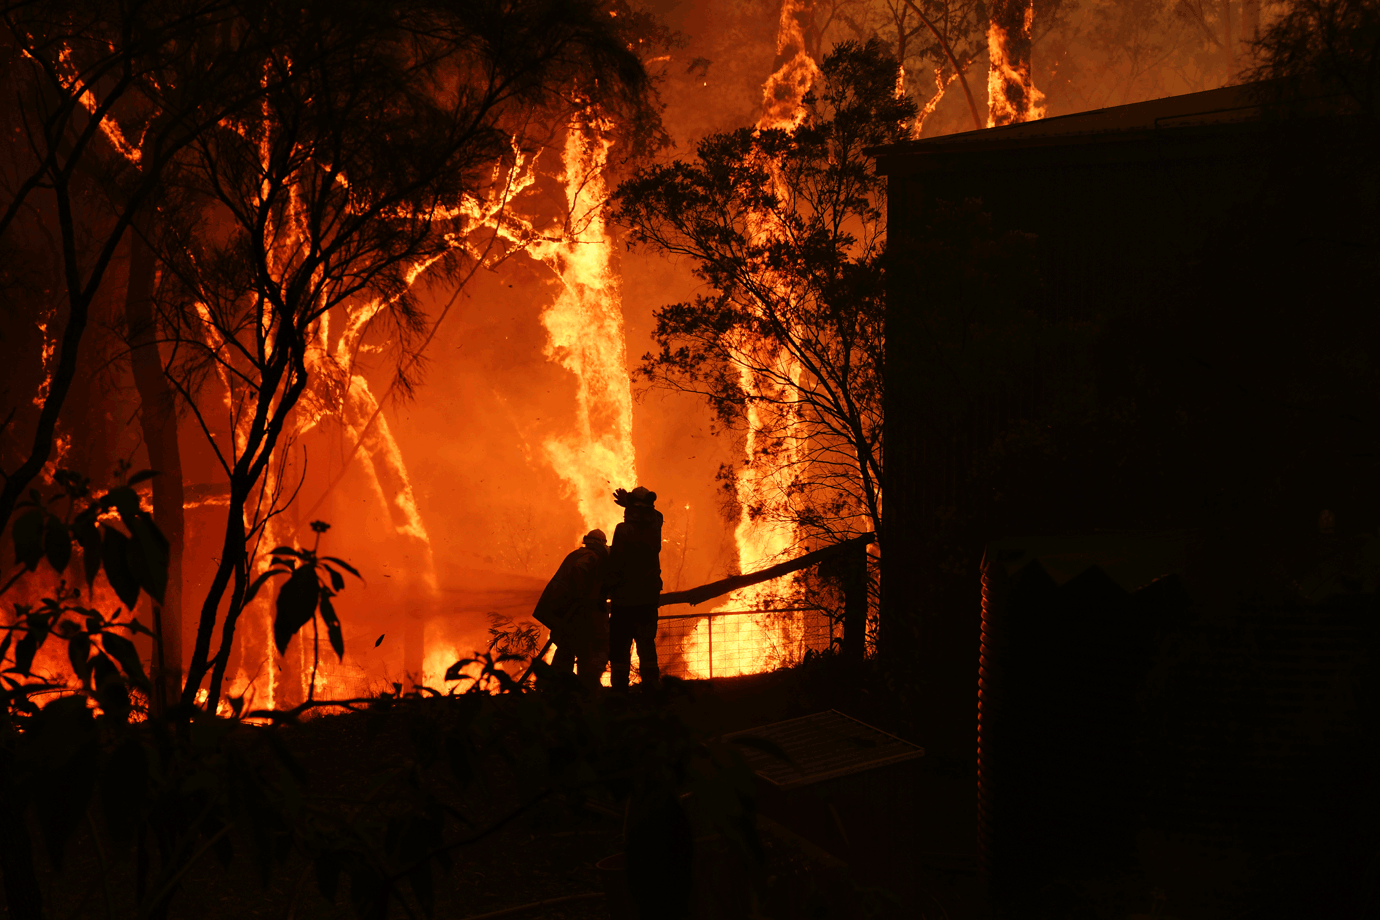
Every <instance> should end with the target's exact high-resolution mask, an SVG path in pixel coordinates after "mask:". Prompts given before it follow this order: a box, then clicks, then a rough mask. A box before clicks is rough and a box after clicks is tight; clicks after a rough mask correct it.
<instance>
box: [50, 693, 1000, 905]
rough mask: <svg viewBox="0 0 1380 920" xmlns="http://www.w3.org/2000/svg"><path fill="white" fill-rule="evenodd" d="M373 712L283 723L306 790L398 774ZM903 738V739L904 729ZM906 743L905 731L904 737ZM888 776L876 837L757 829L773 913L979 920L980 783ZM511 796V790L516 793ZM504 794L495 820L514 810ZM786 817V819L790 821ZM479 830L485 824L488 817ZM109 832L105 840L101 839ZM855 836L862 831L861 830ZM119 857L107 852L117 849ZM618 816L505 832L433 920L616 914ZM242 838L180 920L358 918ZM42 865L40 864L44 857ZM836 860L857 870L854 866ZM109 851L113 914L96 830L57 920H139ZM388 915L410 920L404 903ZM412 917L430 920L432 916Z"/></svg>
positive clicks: (880, 777)
mask: <svg viewBox="0 0 1380 920" xmlns="http://www.w3.org/2000/svg"><path fill="white" fill-rule="evenodd" d="M689 688H690V690H691V695H690V697H689V699H687V700H683V701H681V702H680V703H678V704H676V705H677V707H678V709H679V710H680V714H681V715H682V717H683V718H684V719H685V720H686V721H687V722H689V723H691V724H692V725H693V726H695V727H696V728H698V729H700V730H701V731H703V732H705V733H706V734H718V733H723V732H730V731H735V730H739V729H747V728H753V727H756V726H759V725H764V724H768V723H771V722H775V721H780V720H783V719H787V718H793V717H795V716H799V715H805V714H808V713H811V712H818V711H821V710H823V709H829V708H835V709H839V710H840V711H842V712H845V713H847V714H849V715H851V716H853V717H855V718H858V719H861V720H862V721H865V722H868V723H870V724H873V725H875V726H877V727H879V728H882V729H884V730H889V731H893V732H896V731H897V719H896V714H895V713H893V712H891V711H890V707H889V706H888V701H887V698H886V695H885V694H884V693H879V692H876V691H868V690H866V689H864V688H863V687H862V686H861V685H860V683H859V682H854V681H840V680H837V679H835V678H834V677H833V676H832V675H830V674H827V673H823V672H822V671H819V670H816V671H815V672H813V673H811V672H807V671H801V670H795V671H779V672H775V673H771V674H761V675H753V676H746V677H737V678H727V679H716V680H714V681H712V682H709V681H696V682H692V683H691V684H690V687H689ZM366 719H367V717H366V716H364V715H336V716H324V717H320V718H317V719H314V720H311V721H309V722H306V723H304V724H303V725H301V726H298V727H296V728H290V729H286V730H285V732H286V735H287V739H288V743H289V746H290V747H291V749H292V750H293V751H294V753H295V754H296V755H297V756H298V757H299V758H300V760H301V761H302V763H303V766H304V767H305V768H306V770H307V772H308V774H309V775H310V776H311V777H313V781H312V783H311V785H310V786H309V788H308V795H310V796H313V797H320V798H323V799H329V798H331V797H337V796H339V797H346V798H348V797H351V796H360V795H362V794H363V784H365V783H366V782H367V781H368V779H369V778H371V777H374V776H377V775H378V774H379V772H380V771H381V770H382V769H386V768H387V767H388V766H389V765H396V764H401V763H403V762H405V761H406V760H407V758H408V757H409V754H410V743H409V742H408V741H407V739H406V737H405V734H404V733H403V732H401V731H400V730H397V731H395V730H393V729H392V728H391V727H385V728H384V729H383V730H382V731H376V732H372V733H371V732H370V730H369V728H368V726H367V725H366ZM897 733H898V734H900V732H897ZM902 736H903V737H904V734H902ZM921 763H922V761H912V762H911V765H912V766H911V768H910V769H909V770H908V771H902V772H899V773H892V774H885V775H884V774H882V773H880V772H879V773H878V774H877V777H872V778H869V780H868V782H867V783H865V784H864V786H865V787H867V788H871V789H872V792H873V793H874V794H873V796H872V798H873V803H872V806H870V807H872V808H873V809H874V810H875V812H876V813H875V814H874V815H872V816H871V817H869V818H868V820H869V821H872V822H873V823H871V824H868V825H867V826H868V827H869V828H872V829H873V830H872V831H870V832H869V833H868V834H867V835H865V836H867V837H868V838H869V839H868V840H854V841H850V844H849V845H848V846H842V847H840V846H834V845H833V844H831V846H832V848H833V849H834V850H835V851H840V850H842V851H843V852H836V853H835V854H831V853H828V852H825V851H824V850H822V849H820V848H819V847H817V846H815V845H813V844H812V843H810V842H809V841H807V840H804V839H803V838H802V837H800V836H799V835H797V834H795V833H793V832H792V831H791V830H789V829H786V828H785V827H783V826H782V823H780V822H778V821H775V820H773V819H772V818H771V817H770V816H767V817H764V818H763V819H762V821H761V824H760V830H761V835H762V838H763V842H764V845H765V847H766V850H767V854H768V870H767V871H768V874H769V887H768V896H767V903H765V904H764V905H762V907H763V910H762V915H763V916H767V917H811V918H813V917H820V918H824V917H844V916H849V917H851V916H859V917H860V916H865V915H866V916H877V917H936V918H940V917H948V918H952V920H963V918H978V917H980V916H981V913H980V911H979V908H978V903H977V891H978V886H977V874H976V859H975V846H976V844H975V839H974V837H973V833H972V828H973V824H974V822H973V808H974V804H973V802H974V797H973V792H972V789H973V786H972V783H971V780H967V781H965V780H964V779H963V778H962V777H943V776H939V775H935V771H933V770H932V769H929V768H927V767H920V766H914V765H919V764H921ZM511 791H512V790H509V792H511ZM503 799H504V793H503V790H498V791H497V792H496V800H497V801H496V802H495V804H494V805H493V806H492V811H491V814H498V813H500V812H501V810H502V808H503V803H502V800H503ZM776 817H778V818H783V819H784V820H786V821H787V822H789V821H790V819H791V816H790V815H780V814H778V815H777V816H776ZM478 823H480V824H482V823H483V816H482V815H481V817H480V820H479V822H478ZM102 836H104V835H102ZM855 836H857V835H856V834H855ZM106 846H107V847H108V845H106ZM622 849H623V845H622V818H621V815H620V814H619V813H618V812H617V810H616V809H613V808H606V807H604V806H602V805H599V804H598V803H594V804H593V805H585V806H583V807H580V808H578V809H576V808H571V807H569V806H568V805H567V804H566V803H563V802H556V803H549V804H546V805H543V806H541V807H539V808H536V809H534V810H532V811H531V812H529V813H527V814H524V815H523V816H522V817H520V818H518V819H516V820H514V821H512V822H511V823H510V824H508V825H506V826H505V827H504V828H503V829H502V830H500V831H498V832H496V833H494V834H492V835H491V836H489V837H487V838H485V839H484V840H483V841H481V842H479V843H475V844H473V845H470V846H467V847H465V848H463V849H460V850H458V851H457V852H456V854H455V859H454V863H453V868H452V871H451V872H450V874H449V876H446V877H442V878H438V882H437V891H436V909H435V914H434V916H435V917H440V918H457V920H459V918H469V917H477V916H487V915H489V914H490V913H492V912H503V915H508V914H507V910H508V909H510V908H515V907H520V906H522V905H528V904H532V903H533V902H539V901H546V900H550V899H556V898H563V897H568V896H572V895H584V894H590V895H594V896H593V897H588V898H584V899H579V900H570V901H566V902H561V903H555V904H549V905H544V906H542V907H540V908H533V909H530V910H524V911H521V912H515V913H513V914H511V915H512V916H523V917H547V918H567V920H585V918H590V920H593V918H605V917H609V916H610V906H609V904H608V903H607V902H606V899H605V898H604V896H603V895H602V892H603V891H604V884H605V882H604V879H603V878H602V877H601V873H600V871H599V870H597V869H596V868H595V863H596V862H598V861H599V860H601V859H603V858H604V857H607V856H610V855H613V854H615V853H619V852H621V851H622ZM246 851H247V847H246V846H245V845H244V842H243V841H238V842H237V846H236V849H235V856H234V858H233V859H232V862H231V865H230V867H229V868H228V869H224V868H222V867H221V866H220V865H219V864H218V863H217V861H216V860H215V859H214V858H212V857H211V856H210V855H209V854H208V856H207V857H206V858H205V859H203V860H201V861H200V862H199V863H198V865H197V866H196V867H195V868H194V869H193V870H192V872H191V873H189V875H188V876H187V878H186V880H185V883H184V885H183V888H182V890H181V891H180V893H179V894H178V895H177V897H176V899H175V900H174V902H173V906H172V910H171V917H173V918H196V920H222V918H227V920H228V918H239V917H275V918H277V917H281V918H290V920H299V918H300V920H308V918H310V920H316V918H341V920H344V918H347V917H352V916H353V915H354V914H353V911H352V909H351V907H350V905H349V902H348V882H346V881H345V880H344V879H342V881H341V885H340V887H341V891H340V892H339V893H338V895H337V898H336V902H335V903H334V904H329V903H327V901H326V900H325V898H323V897H322V895H321V894H320V893H319V891H318V888H317V884H316V879H315V875H314V873H313V871H312V868H311V865H310V864H308V863H307V862H305V861H304V860H303V859H302V858H301V857H298V856H294V857H290V858H289V860H288V862H287V864H286V866H285V867H281V868H279V869H278V870H277V871H276V872H274V873H273V875H272V876H271V878H270V880H269V884H268V886H267V887H266V888H265V887H263V886H262V884H261V882H260V879H259V877H258V875H257V873H256V872H255V871H254V870H253V868H252V866H251V864H250V860H249V858H248V856H247V852H246ZM36 855H38V854H36ZM836 856H842V857H843V858H844V859H847V860H849V862H850V863H851V865H847V864H845V863H844V862H843V861H841V860H840V859H838V858H835V857H836ZM104 857H105V858H106V859H107V860H109V861H110V863H111V864H112V867H113V871H112V879H113V881H112V883H111V886H110V901H111V903H110V905H109V910H108V907H107V903H106V895H105V891H104V888H103V886H101V885H100V884H99V883H98V881H97V880H98V879H99V877H100V864H101V854H99V853H98V852H97V848H96V847H95V846H93V843H92V837H91V834H90V833H89V832H82V833H79V834H77V835H76V837H75V838H74V839H73V841H72V842H71V844H70V845H69V847H68V851H67V864H66V868H65V871H64V872H63V873H61V874H57V873H54V872H53V871H52V870H51V868H50V867H49V866H48V865H47V863H46V860H44V859H43V858H42V857H41V856H40V857H39V858H40V861H41V863H42V869H41V874H42V876H43V879H42V881H43V885H44V897H45V913H46V916H47V917H50V918H62V920H66V918H74V920H75V918H82V917H90V918H93V920H98V918H105V917H107V916H111V917H131V916H133V915H134V909H133V905H134V892H133V887H132V881H131V877H132V872H131V871H130V870H131V867H132V861H133V860H132V854H129V853H111V852H109V851H108V849H107V851H106V852H105V853H104ZM390 916H392V917H404V916H407V914H406V912H405V911H404V910H403V909H402V908H401V907H399V906H397V905H395V906H394V909H393V911H392V912H391V913H390ZM416 916H421V913H420V911H418V912H417V914H416Z"/></svg>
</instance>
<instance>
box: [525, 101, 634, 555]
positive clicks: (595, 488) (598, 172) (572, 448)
mask: <svg viewBox="0 0 1380 920" xmlns="http://www.w3.org/2000/svg"><path fill="white" fill-rule="evenodd" d="M612 127H613V126H612V123H611V122H610V121H609V120H608V119H607V118H604V117H601V116H599V115H598V114H597V113H595V112H592V111H588V112H586V113H584V117H581V118H578V119H577V120H576V121H574V122H572V124H571V125H570V130H569V133H568V134H567V135H566V144H565V150H564V156H563V163H564V166H565V171H564V172H565V174H564V180H565V192H566V205H567V207H568V209H569V217H568V223H569V232H568V233H566V234H562V235H561V236H560V237H559V238H558V239H554V240H551V239H548V240H544V241H541V242H538V243H536V244H535V245H534V246H533V255H535V256H537V257H538V258H540V259H541V260H542V261H543V262H545V263H546V264H547V265H548V266H549V267H550V268H551V270H552V271H553V272H555V273H556V275H557V277H559V278H560V281H561V292H560V295H559V296H558V297H557V298H556V300H555V302H554V303H552V304H551V305H550V306H549V307H547V308H546V310H545V311H543V313H542V315H541V321H542V325H544V326H545V327H546V331H547V334H548V336H549V339H548V341H547V345H546V351H545V353H546V356H547V357H548V358H550V359H551V360H553V361H557V362H558V363H560V365H561V366H562V367H564V368H566V369H567V370H569V371H570V372H571V373H573V374H574V375H575V378H576V381H577V383H576V394H575V430H574V431H573V432H571V433H569V434H567V435H565V436H562V437H553V438H549V439H547V441H546V442H545V443H544V444H543V445H542V446H543V447H544V449H545V451H546V456H547V459H548V460H549V461H550V463H551V465H552V467H554V468H555V470H556V472H557V474H559V475H560V477H561V478H562V479H563V480H565V482H566V484H567V487H568V488H569V490H570V494H571V496H572V497H573V498H574V499H575V501H576V504H577V505H578V507H579V509H580V517H581V518H582V520H583V521H584V527H585V529H586V530H588V529H592V528H595V527H598V528H603V529H605V530H606V531H608V532H612V529H613V526H614V525H615V524H616V523H617V521H618V514H617V507H616V506H615V505H613V503H612V502H610V501H609V493H610V491H611V487H613V486H622V487H626V488H630V487H631V486H633V485H635V484H636V483H637V463H636V458H635V456H634V452H633V442H632V425H633V421H632V382H631V379H630V377H629V375H628V356H627V346H626V343H625V340H624V335H623V309H622V291H621V286H620V283H619V278H618V275H617V273H616V272H615V271H614V268H613V266H612V263H611V256H612V251H613V246H612V240H611V239H610V237H609V234H608V230H607V228H606V227H605V225H604V216H603V210H602V209H603V205H604V200H605V198H606V197H607V196H606V189H605V182H604V168H605V166H606V164H607V163H608V152H609V148H610V147H611V146H612V145H613V141H612V140H611V139H610V138H609V136H608V133H609V131H610V129H611V128H612Z"/></svg>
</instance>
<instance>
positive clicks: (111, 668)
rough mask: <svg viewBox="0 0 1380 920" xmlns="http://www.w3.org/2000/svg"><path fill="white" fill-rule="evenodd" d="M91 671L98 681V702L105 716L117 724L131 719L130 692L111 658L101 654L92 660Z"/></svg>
mask: <svg viewBox="0 0 1380 920" xmlns="http://www.w3.org/2000/svg"><path fill="white" fill-rule="evenodd" d="M91 671H92V673H93V675H94V677H95V679H96V702H97V703H99V704H100V706H101V709H103V710H105V714H106V715H107V716H109V717H110V718H111V719H112V720H114V721H116V722H123V721H125V720H126V719H128V718H129V690H128V688H126V687H125V682H124V681H123V680H121V679H120V671H119V669H118V668H116V667H115V662H113V661H111V660H110V656H109V655H107V654H105V653H104V652H101V653H100V654H98V655H97V656H96V657H95V658H92V659H91Z"/></svg>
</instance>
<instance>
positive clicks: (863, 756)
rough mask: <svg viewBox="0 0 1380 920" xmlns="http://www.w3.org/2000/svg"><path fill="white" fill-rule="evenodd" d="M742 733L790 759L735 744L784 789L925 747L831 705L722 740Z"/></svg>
mask: <svg viewBox="0 0 1380 920" xmlns="http://www.w3.org/2000/svg"><path fill="white" fill-rule="evenodd" d="M745 735H748V736H754V737H757V738H763V739H765V740H767V741H770V742H771V743H773V744H775V745H776V746H777V747H779V748H781V750H782V752H784V753H785V755H786V756H787V757H788V758H790V762H789V763H787V762H784V761H782V760H781V759H779V758H777V757H774V756H772V755H771V754H768V753H767V752H765V751H761V750H758V749H756V748H753V747H748V746H746V745H742V746H740V747H739V750H741V751H742V753H743V757H744V759H745V760H747V762H748V765H749V766H750V767H752V769H753V770H754V771H755V772H756V773H757V775H758V776H761V777H762V778H763V779H765V780H768V781H769V782H772V783H774V784H775V785H777V786H780V787H781V788H783V789H789V788H792V787H795V786H807V785H809V784H811V783H818V782H823V781H824V780H827V779H834V778H835V777H839V776H846V775H848V774H850V773H860V772H862V771H864V770H871V769H874V768H876V767H881V766H885V765H886V764H892V763H899V762H901V761H904V760H911V759H913V758H916V757H923V756H924V754H925V749H924V748H922V747H919V746H918V745H914V744H911V743H910V742H909V741H904V740H902V739H900V738H897V737H896V736H895V735H890V734H887V733H886V732H884V731H882V730H881V729H879V728H873V727H872V726H871V725H868V724H867V723H865V722H859V721H858V720H857V719H854V718H853V717H852V716H846V715H844V714H843V713H841V712H839V711H838V710H835V709H829V710H826V711H824V712H817V713H815V714H814V715H809V716H801V717H800V718H798V719H787V720H786V721H785V722H773V723H772V724H771V725H763V726H761V727H760V728H751V729H748V730H747V731H741V732H733V733H732V734H730V735H725V736H724V740H725V741H732V740H733V739H735V738H741V737H743V736H745Z"/></svg>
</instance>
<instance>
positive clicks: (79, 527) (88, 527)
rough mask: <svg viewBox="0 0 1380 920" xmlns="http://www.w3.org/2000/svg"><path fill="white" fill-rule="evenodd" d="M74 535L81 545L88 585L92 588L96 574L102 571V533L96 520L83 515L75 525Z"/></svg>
mask: <svg viewBox="0 0 1380 920" xmlns="http://www.w3.org/2000/svg"><path fill="white" fill-rule="evenodd" d="M72 533H73V534H75V535H76V538H77V543H79V544H80V545H81V561H82V567H83V569H84V570H85V572H84V574H85V575H86V585H87V587H90V586H91V582H93V581H95V580H96V573H97V572H99V571H100V570H101V532H100V530H98V529H97V528H96V522H95V520H93V519H91V518H89V517H87V516H86V515H81V516H79V517H78V518H77V520H76V522H75V523H73V525H72Z"/></svg>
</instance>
